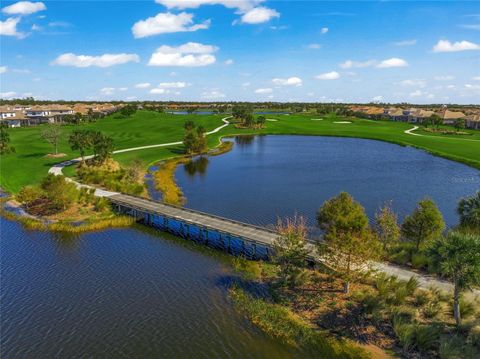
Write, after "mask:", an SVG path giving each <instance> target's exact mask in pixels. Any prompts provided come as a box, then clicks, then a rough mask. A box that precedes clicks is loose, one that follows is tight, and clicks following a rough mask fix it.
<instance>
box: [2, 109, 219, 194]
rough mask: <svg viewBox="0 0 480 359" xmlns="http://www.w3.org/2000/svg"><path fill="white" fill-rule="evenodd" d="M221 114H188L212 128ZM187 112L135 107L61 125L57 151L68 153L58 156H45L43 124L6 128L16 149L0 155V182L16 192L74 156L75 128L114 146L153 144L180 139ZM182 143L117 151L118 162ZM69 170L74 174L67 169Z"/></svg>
mask: <svg viewBox="0 0 480 359" xmlns="http://www.w3.org/2000/svg"><path fill="white" fill-rule="evenodd" d="M222 117H223V116H219V115H212V116H202V115H188V118H189V119H193V120H195V121H196V122H197V121H198V122H199V123H200V124H201V125H203V126H204V127H205V128H206V129H207V130H212V129H214V128H215V127H217V126H219V125H220V124H222V122H221V118H222ZM186 118H187V116H179V115H171V114H159V113H157V112H150V111H138V112H137V113H136V114H135V115H133V116H131V117H130V118H127V119H119V118H115V115H113V116H108V117H106V118H105V119H102V120H100V121H98V122H95V123H88V124H83V125H80V126H62V127H61V129H62V132H63V134H64V135H63V138H62V141H61V142H60V145H59V149H58V150H59V152H60V153H65V154H66V155H67V156H66V157H64V158H61V159H58V158H45V155H46V154H48V153H50V152H52V151H53V150H52V147H51V146H50V145H49V144H48V143H46V142H45V141H44V140H42V139H41V137H40V135H41V132H42V130H43V129H44V128H45V125H41V126H36V127H25V128H12V129H10V130H9V134H10V139H11V144H12V145H13V146H14V147H15V149H16V153H14V154H9V155H2V156H1V158H0V186H1V187H2V188H3V189H4V190H6V191H9V192H13V193H15V192H17V191H18V190H19V189H20V188H21V187H22V186H25V185H29V184H36V183H39V182H40V180H41V179H42V178H43V177H45V175H46V174H47V172H48V169H49V168H50V167H51V166H53V165H54V164H55V163H58V162H61V161H62V160H66V159H71V158H76V157H78V156H79V153H78V152H73V151H72V150H71V149H70V147H69V145H68V136H69V134H70V133H71V132H72V131H73V130H75V129H77V128H78V129H85V130H98V131H102V132H103V133H104V134H106V135H108V136H111V137H112V138H113V139H114V144H115V149H116V150H118V149H123V148H130V147H139V146H146V145H154V144H159V143H164V142H176V141H181V140H182V138H183V124H184V122H185V119H186ZM182 147H183V146H174V147H173V148H168V149H166V148H158V149H150V150H148V151H138V152H127V153H124V154H122V155H119V156H118V158H116V159H118V160H119V161H120V162H121V163H124V164H125V163H128V162H130V161H131V160H133V159H135V158H140V159H141V160H143V161H144V162H146V163H151V162H153V161H155V160H158V159H160V158H165V157H172V156H174V155H177V154H178V153H179V152H181V151H182V150H183V148H182ZM69 174H73V172H72V171H71V170H69Z"/></svg>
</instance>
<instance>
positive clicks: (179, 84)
mask: <svg viewBox="0 0 480 359" xmlns="http://www.w3.org/2000/svg"><path fill="white" fill-rule="evenodd" d="M187 86H190V84H189V83H188V82H162V83H159V84H158V87H159V88H165V89H166V88H176V89H181V88H185V87H187Z"/></svg>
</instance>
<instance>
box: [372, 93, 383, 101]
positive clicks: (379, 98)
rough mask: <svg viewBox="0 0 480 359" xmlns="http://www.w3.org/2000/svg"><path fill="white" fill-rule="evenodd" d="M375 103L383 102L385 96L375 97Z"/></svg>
mask: <svg viewBox="0 0 480 359" xmlns="http://www.w3.org/2000/svg"><path fill="white" fill-rule="evenodd" d="M372 101H373V102H382V101H383V96H380V95H379V96H375V97H373V98H372Z"/></svg>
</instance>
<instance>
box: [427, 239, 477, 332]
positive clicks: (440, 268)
mask: <svg viewBox="0 0 480 359" xmlns="http://www.w3.org/2000/svg"><path fill="white" fill-rule="evenodd" d="M428 256H429V258H430V259H431V262H432V266H433V268H434V269H436V271H437V272H439V273H440V274H442V275H443V276H444V277H445V278H447V279H449V280H451V281H452V282H453V285H454V290H453V315H454V318H455V322H456V324H457V326H460V324H461V316H460V294H461V293H462V292H463V291H465V290H469V289H471V288H472V287H473V286H477V285H480V236H479V235H474V234H467V233H461V232H450V233H449V234H448V235H447V236H446V237H444V238H441V239H438V240H436V241H435V242H434V243H433V245H432V247H431V248H430V249H429V251H428Z"/></svg>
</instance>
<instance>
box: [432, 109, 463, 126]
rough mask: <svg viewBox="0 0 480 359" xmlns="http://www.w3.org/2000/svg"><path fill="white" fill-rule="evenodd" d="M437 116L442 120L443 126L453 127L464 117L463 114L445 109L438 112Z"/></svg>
mask: <svg viewBox="0 0 480 359" xmlns="http://www.w3.org/2000/svg"><path fill="white" fill-rule="evenodd" d="M437 115H439V116H440V117H441V118H442V120H443V124H444V125H454V124H455V121H456V120H458V119H460V118H464V117H465V114H464V113H463V112H455V111H450V110H447V109H445V110H443V111H440V112H438V113H437Z"/></svg>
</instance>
